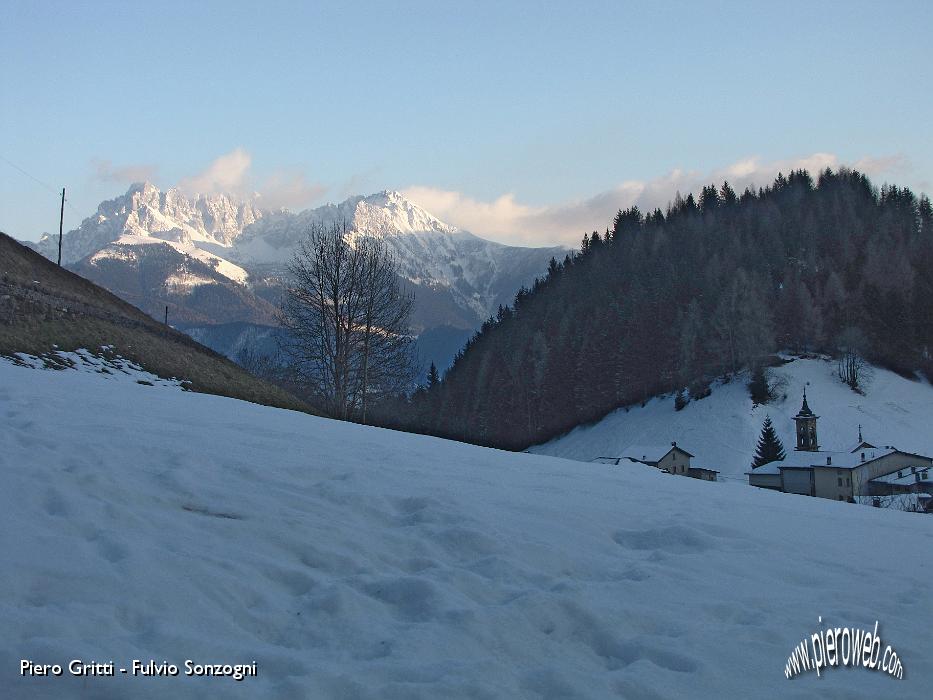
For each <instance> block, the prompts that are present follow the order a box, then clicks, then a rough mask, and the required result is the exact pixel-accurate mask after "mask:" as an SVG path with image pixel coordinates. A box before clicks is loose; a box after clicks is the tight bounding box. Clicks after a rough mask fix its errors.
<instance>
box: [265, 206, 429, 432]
mask: <svg viewBox="0 0 933 700" xmlns="http://www.w3.org/2000/svg"><path fill="white" fill-rule="evenodd" d="M288 271H289V274H290V278H291V279H290V282H289V286H288V287H287V290H286V294H285V297H284V300H283V302H282V306H281V312H280V322H281V324H282V326H283V327H284V328H285V329H286V330H287V333H286V334H284V336H283V338H282V341H281V342H282V349H283V351H284V352H285V353H286V354H287V355H288V357H289V358H290V359H291V362H292V367H293V369H294V371H295V372H296V373H297V375H298V376H299V377H300V379H301V381H302V382H303V383H304V384H305V385H306V386H307V387H308V388H309V389H310V391H311V393H312V395H314V396H315V397H316V398H317V399H318V400H319V401H321V402H322V403H323V406H324V408H325V409H326V410H327V411H328V413H330V414H331V415H332V416H334V417H335V418H341V419H343V420H356V419H359V420H362V421H363V422H366V414H367V410H368V408H369V407H370V406H371V404H372V402H373V401H374V400H376V401H378V400H379V399H382V398H385V397H387V396H390V395H396V394H398V393H400V392H403V391H405V390H407V389H408V388H409V387H410V386H411V384H412V381H413V377H414V369H415V368H414V362H413V359H412V352H411V350H412V339H411V336H410V335H409V332H408V317H409V315H410V313H411V307H412V304H413V299H412V297H411V295H409V294H405V293H403V292H402V290H401V287H400V285H399V278H398V265H397V262H396V261H395V259H394V258H393V256H392V255H391V253H390V252H389V250H388V249H387V248H386V245H385V243H383V241H382V240H380V239H378V238H373V237H370V236H358V235H355V234H354V233H353V232H352V231H351V230H350V229H349V227H348V225H347V223H346V222H343V223H339V224H338V223H334V224H331V225H330V226H325V225H323V224H314V225H313V226H312V229H311V231H310V233H309V236H308V238H307V239H306V240H305V241H303V242H302V243H301V244H300V246H299V248H298V251H297V252H296V253H295V255H294V257H293V258H292V260H291V262H290V263H289V266H288Z"/></svg>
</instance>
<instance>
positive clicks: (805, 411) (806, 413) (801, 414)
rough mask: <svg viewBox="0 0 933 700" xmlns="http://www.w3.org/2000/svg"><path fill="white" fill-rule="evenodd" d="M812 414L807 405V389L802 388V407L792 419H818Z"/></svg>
mask: <svg viewBox="0 0 933 700" xmlns="http://www.w3.org/2000/svg"><path fill="white" fill-rule="evenodd" d="M818 417H819V416H816V415H814V414H813V411H811V410H810V407H809V406H808V405H807V387H804V388H803V405H802V406H801V407H800V410H799V411H798V412H797V415H796V416H794V418H818Z"/></svg>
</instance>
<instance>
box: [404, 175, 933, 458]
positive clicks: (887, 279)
mask: <svg viewBox="0 0 933 700" xmlns="http://www.w3.org/2000/svg"><path fill="white" fill-rule="evenodd" d="M931 271H933V208H931V204H930V200H929V199H928V198H927V197H925V196H921V197H919V198H918V197H917V196H915V195H914V194H913V193H912V192H911V191H909V190H907V189H903V188H899V187H892V186H885V187H882V188H880V189H878V188H877V187H875V186H874V185H873V184H872V183H871V182H870V181H869V180H868V178H867V177H866V176H864V175H862V174H860V173H858V172H856V171H850V170H845V169H843V170H840V171H838V172H833V171H830V170H826V171H824V172H822V173H821V174H820V175H819V177H818V179H817V180H816V181H814V179H813V178H812V177H811V175H810V174H809V173H807V172H806V171H796V172H792V173H791V174H790V175H789V176H787V177H785V176H783V175H779V176H778V178H777V179H776V180H775V181H774V183H773V184H772V185H771V186H770V187H767V188H763V189H759V190H758V191H757V192H753V191H750V190H746V191H745V192H744V193H742V194H737V193H736V192H734V191H733V189H732V188H731V187H730V186H729V185H728V183H723V185H722V186H721V187H719V188H717V187H715V186H708V187H705V188H703V190H702V192H701V193H700V194H699V197H694V196H693V195H692V194H691V195H689V196H687V197H686V198H683V197H681V196H679V195H678V196H677V198H676V199H675V200H674V201H673V202H672V203H671V204H670V205H669V206H668V209H667V211H666V212H662V211H661V210H655V211H654V212H650V213H647V214H643V213H642V212H640V211H639V210H638V209H637V208H634V207H633V208H631V209H628V210H625V211H620V212H619V213H618V215H617V216H616V217H615V220H614V221H613V222H612V223H611V227H610V228H607V230H606V231H605V233H604V234H602V235H600V234H599V233H593V234H591V235H587V236H584V238H583V243H582V246H581V250H580V252H579V253H576V254H572V255H568V256H567V257H566V258H565V259H564V260H563V261H562V262H558V261H556V260H552V261H551V265H550V267H549V269H548V271H547V274H546V275H545V276H543V277H542V278H541V279H539V280H538V281H536V282H535V284H534V286H533V287H532V289H530V290H525V289H523V290H522V291H520V292H519V294H518V295H517V297H516V299H515V303H514V305H513V306H512V307H510V308H500V310H499V313H498V315H497V317H496V318H491V319H489V320H488V321H487V322H486V323H485V324H484V325H483V326H482V328H481V330H480V331H479V332H478V333H477V334H476V335H475V336H474V337H473V338H472V339H471V340H470V341H469V343H468V344H467V346H466V348H465V350H464V352H462V353H461V354H460V355H459V356H458V357H457V359H456V361H455V362H454V364H453V366H452V367H451V369H450V370H449V371H448V372H447V373H446V375H445V376H444V378H443V380H442V381H437V382H432V383H431V385H430V386H429V387H427V388H426V389H425V390H422V391H419V392H418V393H417V394H416V395H415V396H414V398H413V399H412V401H411V403H410V404H408V406H407V409H406V410H405V411H403V412H401V414H400V415H401V416H402V417H400V418H396V419H394V420H392V421H391V423H393V424H395V425H399V426H400V427H405V428H407V429H412V430H418V431H424V432H430V433H434V434H438V435H442V436H447V437H453V438H456V439H461V440H467V441H470V442H475V443H480V444H485V445H494V446H498V447H504V448H510V449H517V448H524V447H526V446H528V445H531V444H534V443H539V442H542V441H544V440H547V439H549V438H552V437H554V436H556V435H558V434H561V433H562V432H564V431H566V430H568V429H570V428H572V427H574V426H575V425H578V424H580V423H584V422H588V421H592V420H595V419H597V418H599V417H600V416H602V415H605V414H606V413H607V412H609V411H610V410H612V409H614V408H617V407H619V406H625V405H630V404H635V403H642V402H644V401H645V400H646V399H647V398H649V397H651V396H653V395H657V394H660V393H665V392H671V391H677V390H679V389H683V390H684V397H685V398H687V399H688V400H689V398H690V397H693V398H698V397H701V396H702V395H703V394H704V392H706V391H707V387H708V385H709V382H710V380H711V379H712V378H714V377H718V376H723V375H727V376H728V375H731V374H734V373H735V372H736V371H738V370H739V369H741V368H743V367H747V366H751V367H755V366H756V365H760V364H762V363H764V362H766V359H767V357H768V356H769V355H771V354H772V353H774V352H775V351H776V350H778V349H784V348H786V349H788V350H792V351H797V352H801V351H807V350H819V351H824V352H830V353H837V352H839V351H840V350H841V349H842V348H845V349H847V350H849V351H852V352H857V353H859V354H860V355H862V356H864V357H866V358H868V359H870V360H871V361H873V362H875V363H878V364H880V365H883V366H885V367H888V368H891V369H893V370H895V371H898V372H901V373H911V372H913V371H915V370H918V369H920V370H925V371H926V372H927V373H928V374H929V373H930V369H931V366H933V360H931V348H933V275H931Z"/></svg>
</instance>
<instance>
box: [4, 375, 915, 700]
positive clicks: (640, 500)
mask: <svg viewBox="0 0 933 700" xmlns="http://www.w3.org/2000/svg"><path fill="white" fill-rule="evenodd" d="M813 367H814V368H815V367H817V365H813ZM814 371H815V369H814ZM791 388H792V389H793V387H791ZM818 396H819V392H818V391H815V392H814V399H813V404H815V406H817V407H819V406H820V403H819V401H818V398H817V397H818ZM708 401H709V402H710V403H708V404H707V405H709V406H713V405H715V403H714V399H713V398H711V399H709V400H708ZM702 406H703V404H702V402H701V403H700V404H697V407H699V408H702ZM115 407H119V410H115ZM824 413H826V411H824ZM0 416H2V429H0V478H2V481H3V488H2V489H0V513H3V519H2V527H0V551H2V552H3V558H4V561H3V566H2V567H0V620H2V622H3V630H4V633H3V635H2V639H0V695H2V696H3V697H4V698H91V697H93V698H124V697H133V698H162V697H173V698H200V697H233V698H256V697H275V698H405V699H409V698H558V697H560V698H609V697H638V698H683V697H693V698H696V697H710V698H722V697H847V698H848V697H864V698H876V697H906V698H910V697H915V698H921V697H927V692H928V690H929V687H930V685H931V683H933V666H931V665H930V663H929V651H930V650H929V643H930V634H929V620H930V617H931V613H933V608H931V602H930V597H929V581H930V576H931V573H933V572H931V568H930V566H931V564H930V560H929V556H927V554H928V553H929V552H930V551H931V547H933V520H931V519H930V518H927V517H924V516H918V515H913V514H907V513H902V512H896V511H889V510H876V509H872V508H860V507H855V506H851V505H847V504H842V503H835V502H830V501H823V500H819V499H813V498H806V497H795V496H787V495H783V494H778V493H771V492H763V491H758V490H755V489H751V488H748V487H747V486H743V485H740V484H737V483H728V482H726V483H707V482H700V481H695V480H692V479H682V478H676V477H671V476H666V475H663V474H661V473H660V472H658V471H656V470H653V469H650V468H645V469H644V470H641V471H639V470H625V471H623V470H617V469H612V468H607V467H605V466H604V465H595V464H584V463H580V462H574V461H568V460H562V459H554V458H551V457H545V456H540V455H530V454H515V453H508V452H501V451H497V450H491V449H484V448H479V447H474V446H470V445H465V444H461V443H454V442H448V441H444V440H439V439H436V438H430V437H424V436H417V435H409V434H404V433H397V432H392V431H387V430H380V429H375V428H368V427H362V426H357V425H352V424H347V423H339V422H334V421H329V420H325V419H321V418H317V417H314V416H309V415H306V414H302V413H297V412H291V411H283V410H279V409H272V408H268V407H264V406H258V405H255V404H250V403H245V402H241V401H235V400H231V399H227V398H222V397H217V396H210V395H204V394H193V393H189V392H182V391H180V390H179V389H178V388H177V387H173V386H171V385H159V384H157V385H155V386H144V385H140V384H137V383H136V377H134V376H133V374H128V375H123V374H120V373H117V374H114V375H113V376H103V375H99V374H96V373H94V372H79V371H65V372H51V371H43V370H35V369H29V368H25V367H20V366H14V365H12V364H11V363H9V362H6V361H3V360H0ZM686 441H687V440H686V439H685V442H686ZM818 616H822V618H823V620H824V621H832V623H834V624H836V625H858V626H860V627H867V628H869V629H871V628H872V627H873V625H874V623H875V621H876V620H878V621H879V631H880V633H881V635H882V636H883V638H884V641H885V643H886V644H891V645H892V646H893V647H894V648H895V649H896V650H897V652H898V654H899V655H900V657H901V660H902V664H903V667H904V669H905V677H904V680H894V679H891V678H889V677H887V676H885V675H883V674H882V673H879V672H870V671H867V670H864V669H858V670H855V669H829V670H827V671H826V672H824V674H823V677H822V678H817V677H816V675H815V674H813V673H809V674H804V675H803V676H801V677H800V678H799V679H797V680H794V681H788V680H785V678H784V665H785V661H786V659H787V656H788V655H789V654H790V653H791V651H792V649H793V647H794V646H795V645H797V644H798V643H799V642H800V640H801V639H804V638H809V636H810V634H812V633H813V632H814V631H816V630H817V629H818V622H817V619H818ZM79 658H80V659H82V660H84V661H86V662H89V661H94V660H96V661H110V660H114V661H115V662H116V666H117V668H119V667H120V666H121V665H123V666H128V665H129V664H131V662H132V660H133V659H140V660H142V661H144V662H146V661H148V660H149V659H154V660H155V661H156V662H157V663H161V662H162V661H163V660H165V661H167V662H169V663H174V664H177V665H178V666H179V667H180V669H181V673H182V675H180V676H179V677H177V678H171V677H170V678H148V677H135V678H134V677H132V676H129V675H122V674H120V673H119V671H118V672H117V675H116V677H114V678H109V677H105V678H72V677H69V676H68V674H67V671H65V675H64V676H62V677H60V678H48V677H45V678H28V677H27V678H22V677H20V675H19V672H18V671H19V667H20V660H21V659H30V660H33V661H35V662H36V663H61V664H67V662H68V661H69V660H70V659H79ZM185 659H192V660H194V661H196V662H199V663H205V662H208V663H215V662H216V663H247V664H249V663H252V662H253V661H255V662H256V664H257V668H258V676H257V677H255V678H246V679H244V680H243V681H240V682H236V681H233V680H232V679H230V678H201V679H195V678H187V677H185V676H184V675H183V673H184V666H183V663H184V660H185Z"/></svg>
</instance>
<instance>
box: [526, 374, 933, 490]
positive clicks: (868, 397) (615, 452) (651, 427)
mask: <svg viewBox="0 0 933 700" xmlns="http://www.w3.org/2000/svg"><path fill="white" fill-rule="evenodd" d="M871 371H872V375H873V376H872V377H871V379H870V380H869V382H868V384H867V386H866V389H865V393H864V395H859V394H856V393H855V392H853V391H852V390H851V389H849V387H847V386H846V385H845V384H843V383H842V382H841V381H839V378H838V377H837V376H836V374H835V372H836V363H835V362H831V361H826V360H820V359H795V360H793V361H792V362H789V363H788V364H786V365H784V366H782V367H778V368H774V369H770V370H768V372H769V374H770V375H771V377H772V378H775V377H784V378H785V379H786V385H785V386H784V388H783V390H782V391H783V392H785V393H786V395H787V398H786V399H785V400H779V401H776V402H774V403H770V404H767V405H764V406H753V405H752V400H751V398H750V396H749V393H748V388H747V384H748V378H747V377H746V376H743V377H740V378H739V379H737V380H736V381H733V382H731V383H729V384H725V385H722V384H718V385H716V386H714V387H713V392H712V394H711V395H710V396H708V397H707V398H705V399H701V400H699V401H691V402H690V403H688V404H687V406H686V407H684V409H683V410H681V411H675V410H674V398H673V397H672V396H669V397H664V398H656V399H652V400H651V401H649V402H648V403H647V404H646V405H645V406H644V408H642V407H638V406H635V407H633V408H630V409H629V410H628V411H626V410H625V409H620V410H618V411H615V412H613V413H610V414H609V415H608V416H606V417H605V418H603V419H602V420H601V421H599V422H598V423H596V424H595V425H591V426H584V427H580V428H577V429H575V430H573V431H571V432H570V433H568V434H567V435H564V436H562V437H559V438H557V439H555V440H552V441H551V442H549V443H546V444H544V445H538V446H536V447H532V448H531V449H530V450H529V452H533V453H537V454H547V455H552V456H555V457H566V458H569V459H579V460H583V461H589V460H591V459H595V458H596V457H617V456H619V455H620V454H621V453H622V452H623V450H625V448H626V447H628V446H629V445H634V444H639V445H646V444H658V445H670V443H671V442H672V441H676V442H677V444H678V445H679V446H681V447H683V448H684V449H686V450H688V451H689V452H691V453H692V454H694V455H696V457H695V459H694V460H693V464H694V466H701V467H709V468H711V469H716V470H718V471H721V472H722V476H723V478H726V479H729V478H733V479H738V480H740V481H745V480H746V479H747V477H746V476H745V474H744V473H745V472H747V471H748V470H749V467H750V465H751V461H752V457H753V456H754V454H755V446H756V444H757V442H758V438H759V436H760V434H761V423H762V421H764V419H765V416H766V415H770V416H771V420H772V422H773V423H774V427H775V430H777V432H778V435H779V436H780V438H781V441H782V442H783V443H784V448H785V450H787V452H788V454H789V453H790V452H791V451H792V450H793V449H794V445H795V444H796V439H795V437H794V421H793V416H794V415H795V414H796V413H797V411H799V410H800V404H801V397H802V395H803V388H804V386H806V387H807V396H808V401H809V405H810V408H811V409H813V412H814V413H816V414H817V415H818V416H819V417H820V418H819V422H818V424H817V426H818V436H819V441H820V446H821V447H822V448H823V449H826V450H846V449H851V448H853V447H855V445H856V444H858V430H859V425H861V426H862V434H863V436H864V438H865V439H866V440H868V441H869V442H871V443H872V444H874V445H878V446H883V445H894V446H895V447H897V448H898V449H901V450H906V451H908V452H919V453H920V454H924V455H933V386H930V384H929V383H928V382H926V381H921V380H917V381H911V380H909V379H905V378H903V377H901V376H898V375H897V374H894V373H893V372H889V371H888V370H885V369H881V368H877V367H875V368H872V370H871ZM808 383H809V385H808Z"/></svg>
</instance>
